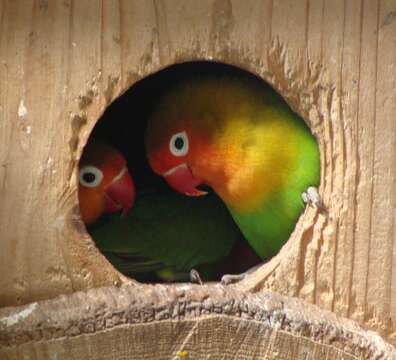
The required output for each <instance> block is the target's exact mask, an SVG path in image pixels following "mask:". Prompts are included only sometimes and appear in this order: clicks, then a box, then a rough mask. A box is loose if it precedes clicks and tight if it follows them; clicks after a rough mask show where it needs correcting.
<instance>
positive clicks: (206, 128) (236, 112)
mask: <svg viewBox="0 0 396 360" xmlns="http://www.w3.org/2000/svg"><path fill="white" fill-rule="evenodd" d="M145 143H146V151H147V156H148V160H149V162H150V165H151V167H152V169H153V170H154V172H156V173H157V174H160V175H162V176H163V177H164V178H165V180H166V181H167V183H168V184H169V185H170V186H171V187H172V188H174V189H175V190H177V191H179V192H180V193H183V194H185V195H189V196H200V195H204V194H205V192H204V191H202V190H201V189H199V188H197V187H198V186H199V185H200V184H205V185H208V186H210V187H211V188H212V189H213V190H214V191H215V192H216V193H217V195H218V196H219V197H220V198H221V199H222V200H223V201H224V203H225V204H226V206H227V208H228V209H229V211H230V213H231V215H232V216H233V218H234V220H235V222H236V223H237V224H238V226H239V228H240V230H241V231H242V233H243V235H244V237H245V238H246V240H247V241H248V242H249V243H250V245H251V246H252V247H253V248H254V250H255V251H256V253H257V254H258V255H259V256H260V257H261V258H263V259H264V258H268V257H270V256H273V255H275V254H276V253H277V252H278V251H279V249H280V248H281V247H282V245H283V244H284V243H285V242H286V241H287V239H288V238H289V236H290V234H291V232H292V231H293V229H294V226H295V223H296V221H297V219H298V217H299V216H300V214H301V213H302V211H303V209H304V203H303V201H302V198H301V194H302V193H303V192H304V191H305V190H306V189H307V188H308V187H310V186H317V185H318V183H319V178H320V157H319V148H318V145H317V142H316V140H315V138H314V136H313V135H312V134H311V132H310V130H309V128H308V126H307V125H306V123H305V122H304V120H303V119H301V118H300V117H299V116H298V115H297V114H296V113H294V112H293V111H292V110H291V109H290V107H289V106H288V105H287V103H286V102H285V101H284V100H283V99H282V98H281V97H280V96H279V95H278V94H277V93H276V92H275V91H274V90H273V89H272V88H271V87H270V86H268V85H267V84H265V83H264V82H262V81H259V80H258V79H253V78H251V77H243V76H233V75H232V76H231V75H230V76H206V77H205V76H203V77H201V78H196V79H190V81H186V82H184V83H179V84H176V85H175V86H174V87H173V89H170V90H169V91H168V92H167V93H166V94H165V95H164V96H163V97H162V99H161V100H160V101H159V103H158V105H157V106H156V107H155V109H154V110H153V113H152V115H151V116H150V118H149V121H148V124H147V128H146V134H145Z"/></svg>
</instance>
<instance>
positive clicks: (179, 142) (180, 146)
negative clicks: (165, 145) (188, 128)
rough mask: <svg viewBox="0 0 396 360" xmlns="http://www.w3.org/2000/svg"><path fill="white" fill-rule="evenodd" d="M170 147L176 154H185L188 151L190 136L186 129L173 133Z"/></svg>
mask: <svg viewBox="0 0 396 360" xmlns="http://www.w3.org/2000/svg"><path fill="white" fill-rule="evenodd" d="M169 149H170V152H171V153H172V154H173V155H175V156H183V155H186V154H187V153H188V137H187V134H186V132H185V131H183V132H179V133H177V134H174V135H172V137H171V139H170V142H169Z"/></svg>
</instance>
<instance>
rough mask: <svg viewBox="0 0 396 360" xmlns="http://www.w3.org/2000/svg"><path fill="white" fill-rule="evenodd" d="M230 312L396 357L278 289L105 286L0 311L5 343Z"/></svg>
mask: <svg viewBox="0 0 396 360" xmlns="http://www.w3.org/2000/svg"><path fill="white" fill-rule="evenodd" d="M201 316H205V317H208V316H230V317H234V318H242V319H245V320H246V319H247V320H252V321H258V322H260V323H262V326H263V327H264V328H268V329H273V330H278V331H285V332H287V333H290V334H292V335H295V336H299V337H304V338H307V339H310V340H311V341H314V342H317V343H320V344H323V345H328V346H333V347H335V348H337V349H339V350H341V351H343V352H345V353H346V354H350V355H353V356H356V357H358V358H364V359H394V358H396V350H395V349H394V348H393V347H392V346H391V345H390V344H388V343H386V342H385V341H384V340H383V339H382V338H381V337H380V336H379V335H378V334H377V333H375V332H373V331H366V330H364V329H363V328H362V327H360V326H359V325H358V324H357V323H355V322H353V321H351V320H347V319H343V318H339V317H337V316H336V315H335V314H333V313H331V312H328V311H324V310H321V309H320V308H318V307H317V306H315V305H311V304H308V303H305V302H304V301H302V300H299V299H296V298H290V297H284V296H281V295H279V294H276V293H273V292H261V293H257V294H241V293H239V292H237V291H236V290H235V289H233V288H232V287H224V286H221V285H219V284H216V285H205V286H199V285H190V284H181V285H173V286H164V285H142V286H141V291H136V287H135V286H129V285H126V286H122V287H119V288H118V287H106V288H99V289H91V290H88V291H86V292H77V293H74V294H72V295H69V296H65V295H62V296H59V297H58V298H56V299H53V300H46V301H40V302H34V303H31V304H29V305H25V306H20V307H8V308H3V309H0V346H4V347H15V346H18V345H22V344H26V343H29V342H36V341H49V340H53V339H61V338H64V337H74V336H78V335H83V334H92V333H95V332H100V331H105V330H109V329H112V328H116V327H119V326H125V325H133V324H142V323H151V322H161V321H166V320H168V321H169V320H173V321H177V320H185V319H192V320H194V319H198V318H200V317H201Z"/></svg>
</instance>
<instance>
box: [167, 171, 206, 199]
mask: <svg viewBox="0 0 396 360" xmlns="http://www.w3.org/2000/svg"><path fill="white" fill-rule="evenodd" d="M162 176H163V177H164V178H165V180H166V182H167V183H168V184H169V185H170V186H171V187H172V188H173V189H175V190H176V191H178V192H180V193H182V194H184V195H188V196H201V195H206V194H207V192H206V191H201V190H198V189H197V188H196V187H197V186H198V185H200V184H202V183H203V182H204V181H203V180H202V179H198V178H196V177H194V176H193V174H192V172H191V170H190V168H189V167H188V166H187V164H180V165H178V166H176V167H174V168H172V169H170V170H168V171H167V172H165V173H164V174H162Z"/></svg>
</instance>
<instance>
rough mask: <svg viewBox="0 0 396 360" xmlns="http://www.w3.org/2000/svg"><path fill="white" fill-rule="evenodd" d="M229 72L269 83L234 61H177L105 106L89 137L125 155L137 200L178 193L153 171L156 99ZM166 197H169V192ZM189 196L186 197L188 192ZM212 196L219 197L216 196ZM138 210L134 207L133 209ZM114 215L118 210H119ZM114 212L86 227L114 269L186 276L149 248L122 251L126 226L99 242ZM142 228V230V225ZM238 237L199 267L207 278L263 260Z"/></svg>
mask: <svg viewBox="0 0 396 360" xmlns="http://www.w3.org/2000/svg"><path fill="white" fill-rule="evenodd" d="M229 74H233V75H235V74H237V75H238V76H243V77H248V78H250V79H252V80H254V81H258V82H260V86H268V85H266V84H265V83H264V82H263V81H262V80H261V79H259V78H257V77H255V76H254V75H252V74H250V73H248V72H246V71H243V70H241V69H238V68H236V67H233V66H229V65H224V64H219V63H213V62H192V63H184V64H178V65H173V66H171V67H168V68H166V69H164V70H161V71H159V72H157V73H155V74H153V75H150V76H148V77H146V78H144V79H142V80H140V81H138V82H137V83H136V84H134V85H133V86H132V87H131V88H130V89H129V90H127V91H126V92H125V93H124V94H123V95H122V96H120V97H119V98H117V99H116V100H115V101H114V102H113V103H112V104H111V105H110V106H109V107H108V108H107V109H106V111H105V112H104V114H103V116H102V117H101V118H100V119H99V120H98V122H97V124H96V126H95V127H94V129H93V131H92V134H91V137H90V139H91V138H94V139H101V141H103V142H105V143H108V144H110V145H113V146H114V147H115V148H117V149H118V150H119V151H121V153H122V154H123V155H124V157H125V158H126V161H127V164H128V169H129V171H130V173H131V174H132V176H133V179H134V182H135V186H136V189H137V200H136V201H140V200H139V199H141V201H142V202H143V200H144V199H145V198H144V197H145V196H147V194H149V196H156V195H155V194H161V196H162V195H163V194H172V195H169V196H179V195H174V191H173V190H171V189H170V188H169V186H168V185H167V184H166V183H165V182H164V180H163V179H162V177H159V176H157V175H156V174H154V173H153V172H152V170H151V168H150V166H149V164H148V161H147V158H146V153H145V146H144V131H145V127H146V122H147V119H148V117H149V116H150V113H151V111H152V109H153V107H154V105H155V104H156V102H158V101H159V99H160V98H161V96H162V94H164V93H166V91H167V90H168V89H169V87H171V86H173V85H174V84H175V83H177V82H180V81H190V79H194V78H196V77H201V76H206V75H210V76H212V75H216V76H218V75H220V76H223V75H225V76H227V75H229ZM153 194H154V195H153ZM164 196H165V197H166V196H168V195H164ZM180 196H181V195H180ZM210 196H212V197H214V196H215V195H214V194H213V193H211V194H210ZM185 198H186V199H188V197H185ZM186 201H190V202H194V201H197V200H196V199H195V198H189V199H188V200H186ZM198 201H199V200H198ZM213 201H218V202H221V201H220V199H218V198H217V199H214V200H213ZM134 210H135V209H134V208H132V210H131V213H133V212H134ZM201 213H202V212H201ZM116 216H119V215H118V214H117V215H116ZM227 216H229V221H233V220H232V219H231V216H230V215H227ZM110 217H111V219H113V218H114V216H113V215H111V216H110ZM110 217H109V216H104V217H102V218H101V219H100V220H99V221H98V222H97V223H96V224H95V225H93V226H91V227H88V232H89V233H90V234H91V237H92V238H93V240H94V241H95V242H96V243H97V246H98V248H99V249H100V250H101V251H102V253H103V254H104V255H105V256H106V257H107V259H108V260H109V261H110V262H111V263H112V264H113V265H114V267H115V268H117V269H118V270H119V271H120V272H122V273H123V274H124V275H127V276H130V277H132V278H134V279H136V280H139V281H142V282H162V281H186V280H188V272H185V271H170V269H169V267H168V266H165V265H164V264H161V263H160V262H159V261H157V260H158V257H156V259H154V260H155V261H153V259H151V258H149V257H147V253H148V252H149V251H146V253H145V255H144V256H141V254H140V253H139V252H135V251H131V253H129V254H128V251H127V250H128V249H123V250H122V251H119V250H120V248H122V247H123V244H122V242H123V241H124V240H125V238H127V237H128V233H127V231H126V233H119V232H118V233H117V232H115V233H114V236H113V237H112V236H110V235H109V236H107V240H106V241H107V242H108V243H107V244H103V242H99V241H97V238H96V237H97V236H96V234H97V233H98V231H100V230H98V229H100V227H101V226H103V224H105V223H106V222H108V221H109V218H110ZM161 220H162V219H158V222H156V223H154V221H153V224H152V226H150V231H155V229H156V228H157V233H158V247H162V248H163V245H164V244H163V243H162V240H161V236H163V235H162V234H163V233H164V231H163V227H164V226H165V227H169V223H167V224H161ZM138 221H139V220H138ZM234 226H236V225H234ZM140 230H142V231H144V229H140ZM140 230H139V231H140ZM165 232H166V231H165ZM140 234H141V233H140ZM184 235H185V234H183V236H184ZM134 236H139V234H136V233H135V234H134ZM168 236H169V234H168ZM177 236H179V234H178V233H177V231H175V239H173V240H174V242H173V243H172V244H173V245H174V244H175V243H177V241H178V239H177ZM111 237H112V239H111ZM236 237H237V238H238V239H237V241H235V243H234V244H233V246H232V248H231V250H230V251H229V253H228V255H227V256H226V257H225V258H224V259H222V260H221V261H218V262H216V263H215V264H214V265H210V266H209V270H208V267H207V266H206V265H203V266H201V267H196V268H197V270H198V271H199V272H200V274H201V276H202V278H203V279H204V280H216V281H217V280H219V279H220V278H221V276H222V275H223V274H235V273H241V272H244V271H246V270H248V269H249V268H251V267H253V266H255V265H257V264H258V263H260V261H261V260H260V258H259V257H258V256H257V255H256V253H255V252H254V251H253V250H252V248H251V247H250V246H249V244H248V243H247V241H246V240H244V239H243V236H242V235H241V234H240V233H238V235H237V236H236ZM112 241H114V243H115V244H116V245H114V246H113V249H112V245H111V244H110V243H111V242H112ZM142 241H145V240H144V236H142ZM213 241H216V239H213ZM120 244H121V245H120ZM172 244H171V245H172ZM117 247H118V248H117ZM113 250H114V251H113ZM155 250H156V249H153V254H154V253H156V251H155ZM163 251H167V252H169V253H172V252H176V253H180V249H175V248H172V247H171V246H169V247H168V248H167V249H164V250H163ZM178 256H179V255H178Z"/></svg>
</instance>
